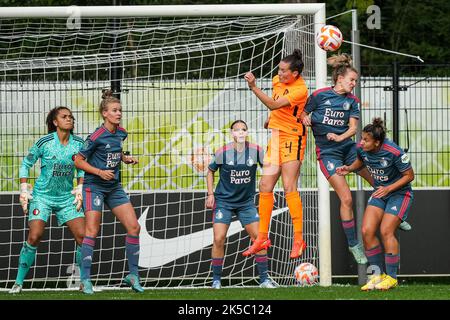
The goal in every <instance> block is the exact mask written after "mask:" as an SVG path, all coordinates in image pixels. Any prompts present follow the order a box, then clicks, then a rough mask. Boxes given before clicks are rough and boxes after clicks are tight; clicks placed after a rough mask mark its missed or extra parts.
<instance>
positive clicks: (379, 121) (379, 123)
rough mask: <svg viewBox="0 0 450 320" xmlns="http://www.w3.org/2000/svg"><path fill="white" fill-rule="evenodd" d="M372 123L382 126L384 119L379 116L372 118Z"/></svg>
mask: <svg viewBox="0 0 450 320" xmlns="http://www.w3.org/2000/svg"><path fill="white" fill-rule="evenodd" d="M372 125H373V126H375V127H381V128H384V121H383V120H382V119H381V118H373V120H372Z"/></svg>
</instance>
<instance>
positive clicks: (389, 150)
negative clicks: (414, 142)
mask: <svg viewBox="0 0 450 320" xmlns="http://www.w3.org/2000/svg"><path fill="white" fill-rule="evenodd" d="M383 150H386V151H388V152H390V153H393V154H394V155H396V156H399V155H400V151H398V150H397V149H395V148H394V147H392V146H389V145H386V144H384V145H383Z"/></svg>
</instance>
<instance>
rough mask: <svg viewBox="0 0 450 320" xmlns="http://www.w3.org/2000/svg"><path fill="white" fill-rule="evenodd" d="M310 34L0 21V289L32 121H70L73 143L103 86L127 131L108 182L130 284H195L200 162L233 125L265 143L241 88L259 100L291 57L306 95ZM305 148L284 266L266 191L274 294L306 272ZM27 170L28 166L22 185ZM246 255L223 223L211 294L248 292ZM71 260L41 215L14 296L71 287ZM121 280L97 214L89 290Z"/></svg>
mask: <svg viewBox="0 0 450 320" xmlns="http://www.w3.org/2000/svg"><path fill="white" fill-rule="evenodd" d="M20 9H21V8H20ZM74 10H75V9H74ZM104 10H109V9H108V8H104ZM138 10H139V9H138ZM173 10H174V9H173ZM74 12H75V13H76V11H74ZM116 12H117V11H116ZM169 12H170V11H169ZM1 15H2V14H1V13H0V16H1ZM316 24H317V23H316ZM314 29H315V23H314V15H313V14H298V15H289V14H288V15H278V14H274V15H262V14H259V15H255V16H251V15H245V16H231V15H230V16H224V15H223V14H221V15H220V16H207V17H192V16H191V17H190V16H183V17H181V16H180V15H179V14H178V16H177V17H168V16H162V17H152V16H145V14H143V15H141V16H137V15H135V16H132V15H127V16H122V17H120V16H110V17H98V16H95V15H94V14H91V15H90V16H89V15H88V16H85V15H81V16H77V15H76V14H72V15H70V16H69V17H62V18H58V17H54V18H50V17H45V18H43V17H37V18H36V17H31V16H30V17H16V18H11V17H8V16H3V17H1V18H0V56H1V57H2V60H0V112H1V126H0V139H1V146H0V149H1V150H0V151H1V152H0V186H1V194H0V287H1V288H8V287H11V285H12V284H13V282H14V280H15V277H16V274H17V267H18V258H19V253H20V249H21V246H22V244H23V242H24V241H25V240H26V238H27V235H28V226H27V217H25V216H24V214H23V212H22V209H21V208H20V205H19V203H18V192H17V190H19V179H18V172H19V168H20V165H21V162H22V159H23V158H24V157H25V156H26V155H27V153H28V150H29V148H30V147H31V146H32V144H33V143H34V142H35V141H36V140H37V139H38V138H40V137H41V136H42V135H44V134H46V133H47V132H46V126H45V117H46V115H47V113H48V111H49V110H50V109H51V108H53V107H55V106H67V107H69V108H70V109H71V110H72V112H73V113H74V116H75V118H76V122H75V130H74V134H75V135H78V136H80V137H82V138H83V139H85V138H86V137H87V135H88V134H89V133H91V132H93V131H94V130H95V128H96V127H98V126H99V125H100V124H101V123H102V119H101V117H100V114H99V112H98V105H99V102H100V99H101V91H102V89H105V88H108V89H113V90H114V91H115V93H116V94H120V98H121V101H122V105H123V120H122V126H123V127H124V128H126V129H127V131H128V133H129V136H128V139H127V141H126V142H125V145H124V150H129V151H130V152H131V153H132V154H133V155H134V156H136V157H137V158H138V159H139V164H138V165H136V166H122V170H121V176H122V184H123V186H124V187H125V189H126V191H127V192H128V193H129V195H130V200H131V202H132V204H133V206H134V208H135V211H136V214H137V216H138V219H139V223H140V225H141V233H140V245H141V250H140V260H139V266H140V276H141V278H142V282H143V285H144V286H146V287H180V286H200V287H202V286H209V285H210V283H211V279H212V271H211V267H210V263H211V246H212V242H213V234H212V212H211V210H208V209H205V197H206V171H207V166H208V163H209V161H210V159H211V156H212V154H213V153H214V151H215V150H216V149H217V148H219V147H221V146H222V145H224V144H226V143H228V142H229V141H230V139H231V137H230V135H229V126H230V124H231V122H233V121H234V120H236V119H243V120H245V121H246V122H247V124H248V126H249V129H250V130H249V131H250V134H249V136H250V141H251V142H252V143H257V144H259V145H260V146H263V147H264V148H265V146H266V145H267V140H268V137H269V135H270V132H269V131H268V130H266V129H264V128H263V125H264V121H265V120H266V118H267V116H268V112H267V109H266V107H264V106H263V105H262V104H261V103H260V102H259V100H257V99H256V98H255V96H254V95H253V94H252V93H251V92H250V91H249V90H248V87H247V84H246V82H245V81H244V80H243V76H244V74H245V73H246V72H248V71H251V72H253V73H254V74H255V76H256V77H257V79H258V80H257V81H258V86H260V87H261V88H262V89H263V90H264V91H265V92H266V93H267V94H269V95H271V79H272V77H273V76H274V75H275V74H276V72H277V65H278V62H279V61H280V59H281V58H282V57H284V56H286V55H287V54H290V53H292V51H293V50H294V49H295V48H300V49H301V50H302V52H303V55H304V62H305V69H304V71H303V77H304V79H305V80H306V83H307V85H308V89H309V92H311V91H312V90H314V89H315V88H316V87H317V77H318V76H317V75H316V70H315V69H316V68H315V64H316V51H315V50H316V49H315V46H314ZM313 150H314V147H313V138H312V134H311V135H310V137H309V138H308V146H307V152H306V155H305V160H304V163H303V166H302V168H301V179H300V183H299V190H300V194H301V197H302V199H303V206H304V208H303V211H304V235H305V240H306V242H307V244H308V248H307V250H306V252H305V253H304V254H303V256H302V257H301V259H297V260H291V259H289V253H290V249H291V246H292V238H293V230H292V223H291V218H290V215H289V210H288V208H287V204H286V201H285V198H284V193H283V190H282V186H281V184H278V185H277V187H276V190H275V197H276V202H275V207H274V211H273V218H272V222H271V227H270V237H271V239H272V243H273V247H272V248H271V249H270V250H269V253H268V256H269V273H270V275H271V277H272V278H274V279H275V280H276V281H278V282H279V283H280V284H282V285H294V284H295V281H294V278H293V271H294V268H295V267H296V266H297V265H298V264H300V263H301V262H311V263H313V264H315V265H316V266H319V245H318V237H319V231H318V229H319V216H318V192H317V190H318V189H317V170H316V167H317V166H316V160H315V155H314V152H313ZM39 170H40V169H39V163H36V165H35V167H34V168H33V169H32V170H31V172H30V174H31V178H30V182H31V183H32V184H34V180H35V179H36V177H37V176H38V175H39ZM260 175H261V173H259V174H258V181H259V178H260ZM217 179H218V177H217V176H216V182H217ZM257 199H258V197H256V198H255V201H257ZM249 245H250V239H249V237H248V235H247V234H246V232H245V230H244V229H243V228H242V226H241V225H240V223H239V221H238V220H233V221H232V223H231V226H230V229H229V232H228V236H227V241H226V244H225V249H226V250H225V259H224V269H223V285H225V286H226V285H229V286H242V285H248V286H251V285H256V284H257V281H256V280H257V278H258V276H257V270H256V267H255V262H254V258H244V257H243V256H242V252H243V251H244V250H245V249H246V248H248V246H249ZM74 261H75V242H74V240H73V238H72V236H71V234H70V232H69V231H68V229H67V228H65V227H58V226H57V224H56V219H55V217H54V215H52V218H51V219H50V221H49V222H48V224H47V228H46V232H45V234H44V237H43V239H42V241H41V244H40V245H39V247H38V251H37V257H36V262H35V265H34V266H33V267H32V268H31V269H30V272H29V274H28V277H27V279H26V281H25V284H24V287H25V288H33V289H34V288H54V287H57V288H77V286H78V282H77V281H78V280H79V279H78V276H79V275H78V270H77V269H76V268H75V265H74ZM127 270H128V267H127V261H126V258H125V229H124V228H123V227H122V226H121V225H120V223H119V222H118V221H117V220H116V219H115V218H114V216H113V215H112V213H111V212H110V210H109V209H108V208H107V207H105V209H104V211H103V214H102V223H101V230H100V232H99V235H98V238H97V242H96V247H95V251H94V256H93V264H92V280H93V284H94V285H95V286H107V287H110V288H112V287H118V286H119V285H120V282H121V279H122V278H123V277H124V275H126V274H127Z"/></svg>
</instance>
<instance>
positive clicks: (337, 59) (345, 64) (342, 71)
mask: <svg viewBox="0 0 450 320" xmlns="http://www.w3.org/2000/svg"><path fill="white" fill-rule="evenodd" d="M352 62H353V61H352V57H351V56H350V55H348V54H346V53H343V54H340V55H334V56H331V57H329V58H328V59H327V63H328V65H329V66H331V67H332V68H333V73H332V78H333V83H335V84H336V82H337V80H338V77H339V76H345V75H346V74H347V72H348V71H353V72H356V73H358V71H357V70H356V69H355V68H354V67H353V64H352Z"/></svg>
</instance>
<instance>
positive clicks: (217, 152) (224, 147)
mask: <svg viewBox="0 0 450 320" xmlns="http://www.w3.org/2000/svg"><path fill="white" fill-rule="evenodd" d="M231 148H232V146H231V145H229V144H227V145H225V146H223V147H222V148H220V149H218V150H217V151H216V155H217V156H219V155H220V154H222V153H224V152H226V151H227V150H230V149H231Z"/></svg>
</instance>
